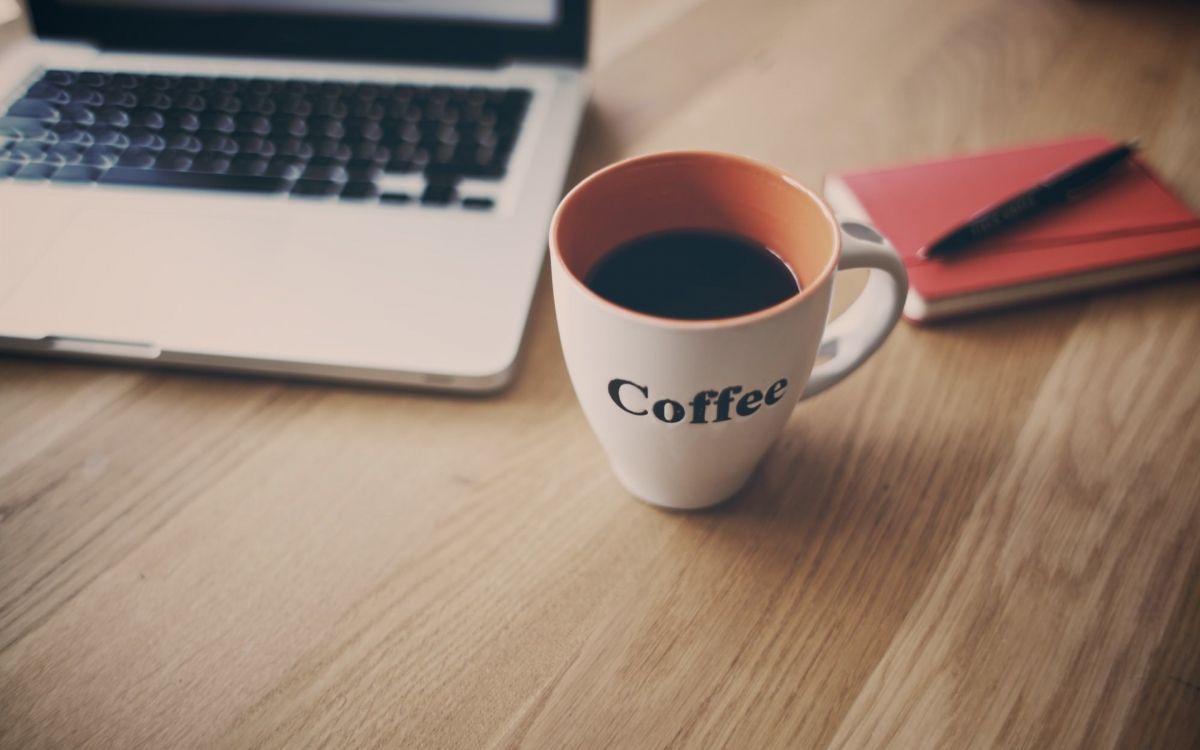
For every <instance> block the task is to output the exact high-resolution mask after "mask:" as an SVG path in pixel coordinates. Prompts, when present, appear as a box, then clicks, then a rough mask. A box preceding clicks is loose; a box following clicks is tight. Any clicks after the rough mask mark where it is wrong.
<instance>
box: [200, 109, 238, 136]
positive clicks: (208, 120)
mask: <svg viewBox="0 0 1200 750" xmlns="http://www.w3.org/2000/svg"><path fill="white" fill-rule="evenodd" d="M200 127H202V128H204V129H205V130H215V131H217V132H218V133H232V132H233V131H234V130H235V129H236V128H237V124H236V123H235V122H234V121H233V117H232V116H230V115H228V114H226V113H224V112H205V113H204V114H202V115H200Z"/></svg>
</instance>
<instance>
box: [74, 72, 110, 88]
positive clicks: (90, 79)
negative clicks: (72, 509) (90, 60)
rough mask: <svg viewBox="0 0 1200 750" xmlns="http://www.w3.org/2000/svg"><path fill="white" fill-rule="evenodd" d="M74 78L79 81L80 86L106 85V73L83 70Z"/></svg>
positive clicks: (96, 86)
mask: <svg viewBox="0 0 1200 750" xmlns="http://www.w3.org/2000/svg"><path fill="white" fill-rule="evenodd" d="M75 80H77V81H79V83H80V85H82V86H91V87H92V88H99V87H101V86H106V85H108V74H107V73H96V72H94V71H90V70H85V71H84V72H82V73H80V74H79V76H78V77H77V78H76V79H75Z"/></svg>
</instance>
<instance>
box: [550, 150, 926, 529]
mask: <svg viewBox="0 0 1200 750" xmlns="http://www.w3.org/2000/svg"><path fill="white" fill-rule="evenodd" d="M673 229H692V230H705V231H713V232H723V233H732V234H735V235H739V236H741V237H745V238H748V239H750V240H754V241H755V242H758V243H761V244H762V245H765V246H766V247H768V248H771V249H772V250H773V251H774V252H775V253H776V254H778V255H779V256H780V257H781V258H782V259H783V260H784V261H785V262H786V263H787V264H788V265H789V266H790V267H791V269H792V271H793V272H794V273H795V275H796V276H797V278H798V280H799V282H800V287H801V289H800V291H799V292H798V293H797V294H795V295H793V296H791V297H789V298H787V299H785V300H784V301H782V302H779V303H778V304H775V305H774V306H771V307H767V308H765V309H762V310H758V311H757V312H752V313H749V314H745V315H740V316H738V317H729V318H715V319H707V320H681V319H673V318H665V317H656V316H653V315H647V314H645V313H641V312H637V311H635V310H632V309H629V308H625V307H621V306H618V305H616V304H614V303H612V302H610V301H608V300H606V299H605V298H603V297H601V296H599V295H597V294H596V293H594V292H593V291H592V290H591V289H589V288H588V287H587V285H586V284H585V283H584V282H585V280H586V279H587V278H588V274H589V272H590V271H591V270H592V269H593V267H594V266H595V265H596V263H597V262H598V261H600V260H601V259H602V258H604V257H605V255H606V254H607V253H609V252H610V251H612V250H613V249H614V248H617V247H619V246H621V245H623V244H625V243H627V242H629V241H630V240H633V239H636V238H638V237H642V236H645V235H650V234H653V233H656V232H662V231H666V230H673ZM550 258H551V274H552V280H553V286H554V307H555V312H556V314H557V317H558V330H559V336H560V338H561V340H562V349H563V356H564V358H565V359H566V364H567V371H568V373H569V375H570V377H571V383H572V385H573V387H574V389H575V393H576V395H577V396H578V397H579V403H580V404H581V406H582V408H583V412H584V415H585V416H586V418H587V420H588V422H589V424H590V425H591V427H592V429H593V431H594V432H595V433H596V436H597V437H598V438H599V441H600V444H601V446H602V447H603V449H604V451H605V453H606V454H607V456H608V459H609V463H610V464H611V465H612V468H613V471H614V473H615V474H616V476H617V479H618V480H619V481H620V482H621V484H622V485H624V486H625V488H626V489H628V490H629V492H630V493H632V494H633V495H634V496H636V497H639V498H641V499H643V500H645V501H647V502H650V503H653V504H656V505H660V506H665V507H668V508H679V509H693V508H703V507H706V506H709V505H713V504H715V503H719V502H721V501H722V500H725V499H726V498H728V497H730V496H732V495H733V494H735V493H736V492H737V490H738V489H740V488H741V487H742V485H744V484H745V483H746V481H747V480H748V479H749V478H750V476H751V474H752V473H753V472H754V470H755V468H756V467H757V465H758V463H759V462H760V461H761V460H762V457H763V455H764V454H765V453H766V451H767V449H768V448H769V447H770V445H771V443H773V442H774V441H775V439H776V438H777V437H778V436H779V433H780V432H781V431H782V430H783V427H784V425H785V424H786V422H787V420H788V417H789V416H790V414H791V412H792V409H793V407H794V406H795V404H796V403H797V402H798V401H799V400H801V399H805V398H808V397H810V396H814V395H816V394H818V393H820V392H821V391H824V390H825V389H827V388H829V387H830V386H832V385H834V384H835V383H837V382H838V381H840V380H841V379H842V378H844V377H846V376H847V375H848V374H850V373H851V372H852V371H854V370H855V369H856V368H857V367H858V366H859V365H861V364H862V363H863V362H864V361H866V359H867V358H868V357H870V356H871V354H872V353H873V352H874V351H875V350H876V349H878V348H879V346H880V345H881V344H882V343H883V341H884V339H886V338H887V336H888V334H889V333H891V331H892V329H893V327H895V325H896V321H897V320H899V318H900V313H901V310H902V309H903V307H904V297H905V293H906V291H907V289H908V277H907V274H906V273H905V270H904V265H903V264H902V263H901V262H900V259H899V257H898V256H897V255H896V252H895V250H893V249H892V248H891V247H890V246H889V245H888V244H887V242H886V241H884V240H883V238H882V237H881V236H880V235H879V234H878V233H877V232H876V231H875V230H873V229H872V228H870V227H868V226H866V225H865V224H860V223H856V222H843V223H839V222H838V220H837V219H836V218H835V217H834V215H833V212H832V211H831V210H830V209H829V207H828V206H827V205H826V204H825V202H824V201H823V200H821V198H820V197H818V196H817V195H816V194H815V193H813V192H812V191H811V190H809V189H807V188H805V187H804V186H803V185H801V184H800V183H799V182H798V181H796V180H795V179H793V178H792V177H789V176H788V175H786V174H784V173H783V172H780V171H779V170H777V169H774V168H772V167H770V166H767V165H765V164H761V163H759V162H755V161H752V160H750V159H746V158H743V157H739V156H732V155H728V154H720V153H710V152H699V151H686V152H670V153H661V154H653V155H649V156H642V157H636V158H633V159H628V160H626V161H622V162H619V163H616V164H613V165H611V166H609V167H607V168H605V169H602V170H600V171H599V172H596V173H595V174H593V175H591V176H590V177H588V178H587V179H585V180H584V181H583V182H581V183H579V185H577V186H576V187H575V188H574V189H573V190H571V192H570V193H568V194H567V196H566V197H565V198H564V199H563V201H562V203H561V204H559V206H558V210H557V211H556V212H555V214H554V219H553V221H552V223H551V227H550ZM850 268H869V269H871V272H870V275H869V277H868V280H867V284H866V288H865V289H864V290H863V293H862V294H861V296H859V298H858V299H857V300H855V301H854V302H853V303H852V304H851V305H850V307H849V309H847V310H846V311H845V312H844V313H843V314H842V315H841V316H839V317H838V318H836V319H835V320H833V321H832V322H830V323H829V325H828V326H827V325H826V320H827V318H828V316H829V305H830V299H831V296H832V291H833V277H834V272H835V271H837V270H839V269H850ZM662 283H663V284H664V285H667V284H670V279H669V278H664V279H663V280H662ZM818 352H822V353H824V354H827V355H828V356H829V357H830V358H829V359H828V360H827V361H825V362H822V363H821V364H820V365H817V366H816V367H815V368H814V363H815V362H816V359H817V354H818Z"/></svg>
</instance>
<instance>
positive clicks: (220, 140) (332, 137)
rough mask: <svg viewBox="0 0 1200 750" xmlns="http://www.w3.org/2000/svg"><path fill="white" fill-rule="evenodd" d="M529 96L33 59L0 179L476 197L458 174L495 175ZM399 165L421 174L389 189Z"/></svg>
mask: <svg viewBox="0 0 1200 750" xmlns="http://www.w3.org/2000/svg"><path fill="white" fill-rule="evenodd" d="M529 100H530V92H529V91H528V90H527V89H521V88H508V89H504V88H479V87H473V88H465V87H450V86H417V85H409V84H379V83H353V82H342V81H308V80H283V79H268V78H227V77H220V78H217V77H206V76H170V75H145V74H139V73H114V72H95V71H68V70H47V71H45V72H43V74H42V76H41V78H39V79H38V80H37V81H36V82H34V83H33V84H32V85H31V86H30V87H29V88H28V90H27V91H26V92H25V93H24V95H23V96H22V97H21V98H19V99H17V100H16V101H15V102H13V103H12V105H11V106H10V107H9V108H8V112H7V114H5V115H4V116H2V117H0V180H3V179H7V178H12V179H18V180H50V181H59V182H95V183H99V184H101V185H139V186H151V187H164V188H185V189H198V190H224V191H236V192H250V193H281V194H290V195H291V196H293V197H297V198H305V199H324V200H342V201H354V202H375V203H378V204H380V205H385V206H404V205H413V204H425V205H437V206H450V205H454V206H459V207H461V208H463V209H466V210H487V209H490V208H491V207H492V205H493V204H492V199H491V198H490V197H488V196H486V195H472V194H470V192H469V191H467V192H465V193H464V192H463V191H462V190H461V188H462V187H463V180H464V179H465V178H469V179H470V180H472V181H473V180H492V181H495V180H500V179H502V178H503V177H504V175H505V172H506V170H507V168H508V161H509V156H510V154H511V153H512V150H513V147H514V145H515V143H516V141H517V136H518V134H519V132H520V128H521V123H522V120H523V118H524V115H525V111H526V109H527V108H528V105H529ZM403 175H409V176H420V177H423V178H424V179H423V180H418V181H413V180H408V181H401V183H402V184H417V185H421V186H422V187H420V188H418V189H416V190H411V189H410V190H409V191H403V190H401V191H397V190H395V189H392V188H389V182H390V180H389V177H392V176H403ZM391 182H394V181H391ZM475 184H479V183H475Z"/></svg>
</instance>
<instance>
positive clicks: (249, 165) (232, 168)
mask: <svg viewBox="0 0 1200 750" xmlns="http://www.w3.org/2000/svg"><path fill="white" fill-rule="evenodd" d="M270 163H271V160H270V159H267V158H264V157H262V156H254V155H252V154H243V155H241V156H236V157H234V159H233V161H231V162H230V163H229V173H230V174H246V175H261V174H266V172H267V167H268V166H269V165H270Z"/></svg>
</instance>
